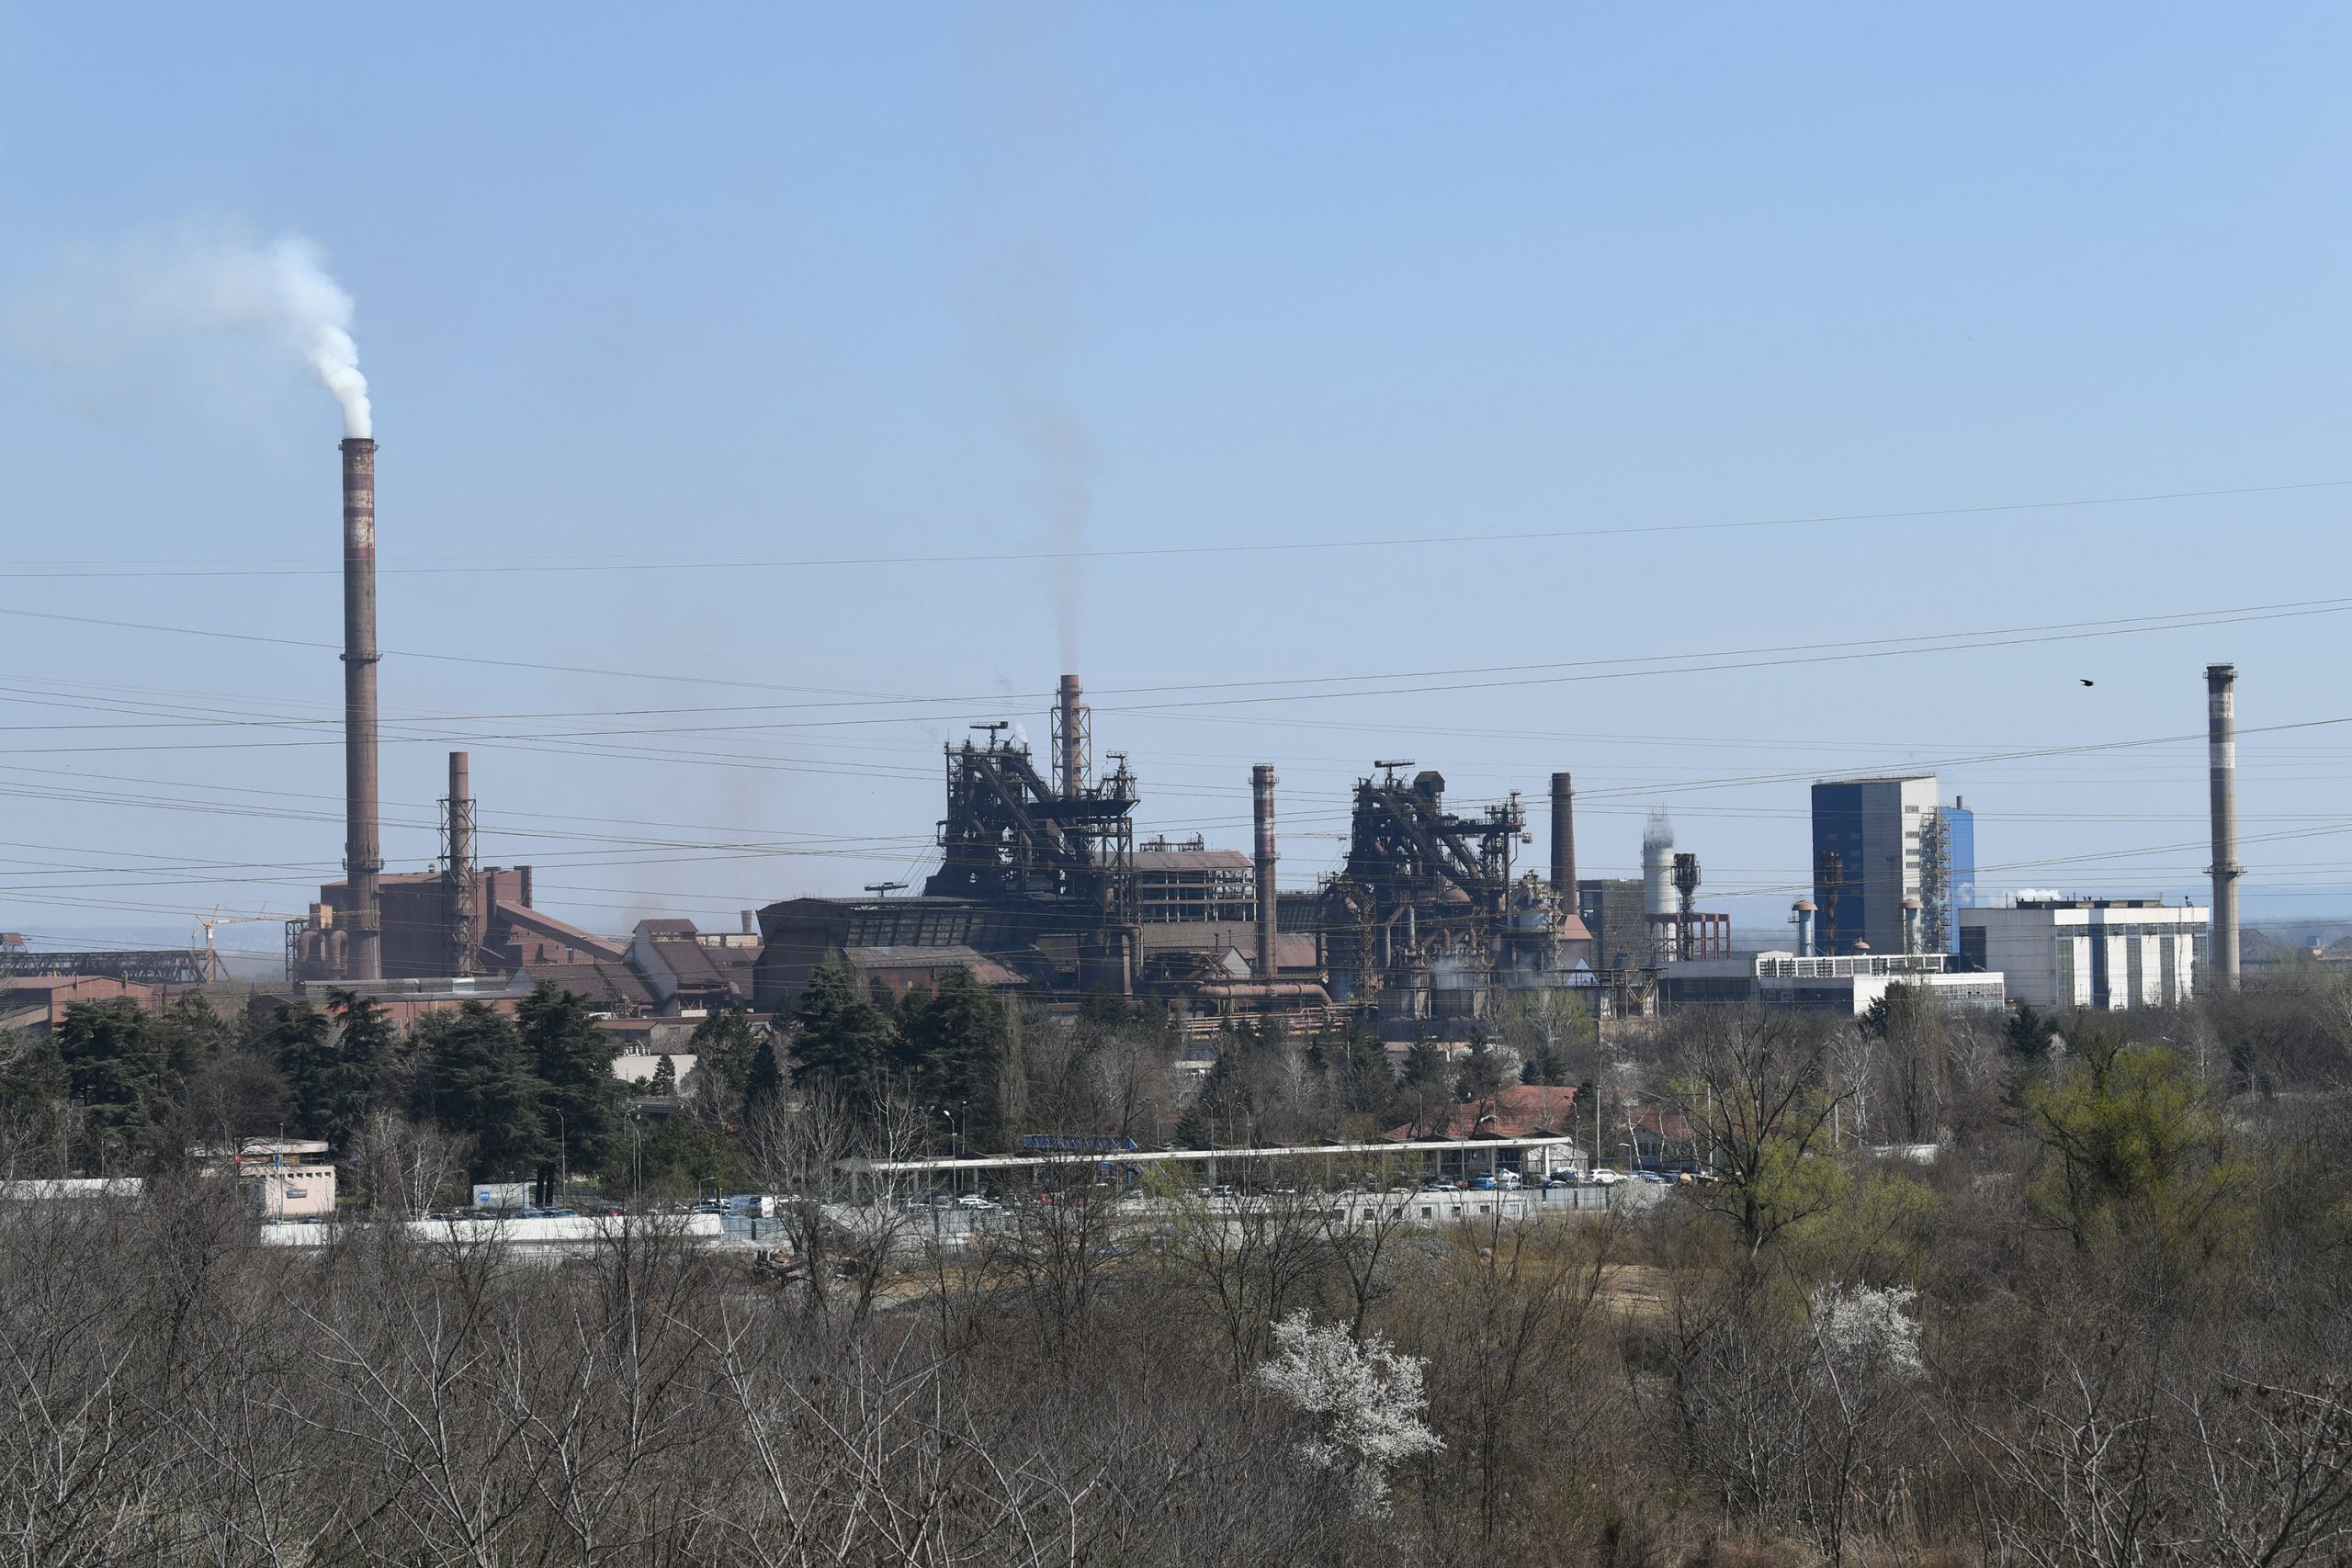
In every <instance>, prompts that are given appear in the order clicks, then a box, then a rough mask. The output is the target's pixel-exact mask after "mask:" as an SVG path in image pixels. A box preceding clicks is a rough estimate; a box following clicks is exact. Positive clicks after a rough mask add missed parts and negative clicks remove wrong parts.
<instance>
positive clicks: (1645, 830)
mask: <svg viewBox="0 0 2352 1568" xmlns="http://www.w3.org/2000/svg"><path fill="white" fill-rule="evenodd" d="M1642 913H1643V914H1645V915H1657V916H1666V915H1671V914H1673V913H1674V825H1673V824H1672V823H1671V822H1668V820H1667V818H1666V813H1665V812H1663V811H1655V810H1654V811H1652V812H1651V813H1650V815H1649V820H1648V821H1646V822H1645V823H1644V824H1643V825H1642Z"/></svg>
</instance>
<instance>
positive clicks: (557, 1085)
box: [515, 981, 677, 1197]
mask: <svg viewBox="0 0 2352 1568" xmlns="http://www.w3.org/2000/svg"><path fill="white" fill-rule="evenodd" d="M515 1021H516V1022H517V1024H518V1025H519V1026H520V1029H521V1032H522V1037H523V1049H524V1055H525V1059H526V1061H527V1062H528V1063H529V1064H530V1066H531V1069H532V1071H533V1073H534V1074H535V1075H536V1076H537V1079H538V1083H539V1111H540V1117H541V1122H540V1128H539V1151H540V1152H539V1168H538V1171H537V1179H538V1183H539V1188H540V1190H541V1192H542V1193H543V1194H545V1195H547V1196H549V1197H551V1196H552V1195H553V1193H554V1191H555V1181H556V1170H557V1161H558V1158H559V1156H560V1157H561V1159H562V1160H563V1161H564V1163H565V1164H566V1165H567V1166H569V1165H578V1166H583V1167H589V1168H594V1167H597V1166H601V1165H603V1164H604V1163H605V1159H606V1157H607V1156H610V1155H611V1153H612V1151H613V1145H614V1143H615V1140H616V1138H617V1136H618V1134H619V1131H620V1100H621V1087H620V1080H619V1079H618V1078H616V1077H613V1051H614V1045H613V1037H612V1036H611V1035H609V1034H606V1033H605V1032H604V1031H603V1030H601V1029H599V1028H597V1027H596V1021H595V1020H594V1018H592V1017H591V1016H590V1015H589V1012H588V1004H587V1003H586V1002H585V1001H583V1000H582V998H579V997H577V996H575V995H573V994H572V993H571V992H570V991H567V990H564V989H562V988H561V987H558V986H556V985H554V984H553V983H551V982H545V981H543V982H541V983H540V986H539V987H538V989H537V990H535V991H533V992H532V993H531V994H530V995H529V996H528V997H526V998H524V1000H523V1004H522V1006H521V1007H519V1008H517V1009H516V1010H515ZM670 1085H671V1089H673V1090H674V1089H676V1087H677V1069H676V1067H675V1066H672V1067H671V1068H670ZM657 1092H660V1091H659V1090H657Z"/></svg>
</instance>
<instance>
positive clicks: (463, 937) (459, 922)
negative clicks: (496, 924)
mask: <svg viewBox="0 0 2352 1568" xmlns="http://www.w3.org/2000/svg"><path fill="white" fill-rule="evenodd" d="M441 812H442V817H441V853H442V856H443V864H444V869H443V871H442V873H441V901H442V902H441V907H442V911H443V915H444V917H445V923H444V929H443V931H442V945H443V947H444V948H445V949H446V952H445V953H444V954H443V957H444V960H445V962H446V964H447V968H448V971H449V973H450V974H452V975H470V974H472V973H473V972H474V950H475V948H476V946H477V945H478V944H479V942H480V940H481V939H480V934H479V928H478V927H477V925H476V910H475V908H474V886H475V879H474V793H473V775H472V772H471V770H470V768H469V766H468V762H467V758H466V754H465V753H464V752H463V751H452V752H450V753H449V797H448V798H447V800H444V801H443V802H442V803H441Z"/></svg>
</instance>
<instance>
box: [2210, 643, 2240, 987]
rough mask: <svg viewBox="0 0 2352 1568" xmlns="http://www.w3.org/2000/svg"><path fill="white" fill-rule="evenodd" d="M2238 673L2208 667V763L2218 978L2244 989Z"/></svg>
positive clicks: (2232, 668)
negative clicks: (2240, 941)
mask: <svg viewBox="0 0 2352 1568" xmlns="http://www.w3.org/2000/svg"><path fill="white" fill-rule="evenodd" d="M2237 680H2238V669H2237V666H2236V665H2234V664H2208V665H2207V666H2206V667H2205V733H2206V751H2207V761H2208V763H2209V767H2210V771H2211V775H2212V786H2213V959H2212V962H2213V973H2214V974H2215V975H2217V976H2220V977H2221V982H2222V985H2224V986H2227V987H2230V988H2231V989H2233V990H2234V989H2236V988H2237V983H2238V877H2239V876H2240V875H2241V874H2243V872H2242V870H2241V868H2240V867H2239V865H2238V714H2237Z"/></svg>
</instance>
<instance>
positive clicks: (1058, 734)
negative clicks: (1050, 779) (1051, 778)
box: [1054, 675, 1086, 800]
mask: <svg viewBox="0 0 2352 1568" xmlns="http://www.w3.org/2000/svg"><path fill="white" fill-rule="evenodd" d="M1054 755H1055V761H1054V767H1055V770H1056V772H1057V773H1059V774H1060V775H1061V776H1060V777H1059V778H1058V779H1057V780H1056V781H1055V783H1057V784H1059V785H1060V786H1061V794H1062V798H1063V799H1064V800H1075V799H1076V798H1077V797H1078V796H1079V795H1080V793H1082V792H1083V791H1084V790H1085V788H1086V707H1085V705H1084V704H1082V703H1080V701H1079V690H1078V677H1077V676H1075V675H1065V676H1063V677H1062V689H1061V698H1060V700H1059V701H1058V702H1057V703H1056V704H1055V705H1054Z"/></svg>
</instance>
